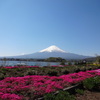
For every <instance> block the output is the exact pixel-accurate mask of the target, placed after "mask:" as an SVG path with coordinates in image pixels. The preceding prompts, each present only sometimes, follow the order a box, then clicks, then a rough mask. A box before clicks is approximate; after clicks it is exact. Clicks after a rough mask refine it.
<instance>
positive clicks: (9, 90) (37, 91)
mask: <svg viewBox="0 0 100 100" xmlns="http://www.w3.org/2000/svg"><path fill="white" fill-rule="evenodd" d="M98 75H100V71H99V70H91V71H86V72H79V73H72V74H68V75H61V76H58V77H57V76H52V77H51V76H40V75H31V76H24V77H7V78H5V79H3V80H1V81H0V99H1V100H23V99H24V100H30V99H32V100H34V99H35V98H37V97H39V96H42V95H44V94H46V93H51V92H55V91H57V90H60V89H64V88H66V87H69V86H71V85H74V84H77V83H79V82H81V81H83V80H85V79H87V78H90V77H95V76H98Z"/></svg>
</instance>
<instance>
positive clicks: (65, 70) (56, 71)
mask: <svg viewBox="0 0 100 100" xmlns="http://www.w3.org/2000/svg"><path fill="white" fill-rule="evenodd" d="M98 68H100V66H93V65H89V66H83V65H70V66H64V67H62V66H61V67H57V66H56V67H49V66H46V67H36V68H34V67H30V68H27V67H25V68H21V67H18V68H11V69H8V68H5V67H1V68H0V80H2V79H4V78H5V77H22V76H26V75H49V76H60V75H64V74H69V73H75V72H76V73H77V72H80V71H86V70H94V69H98Z"/></svg>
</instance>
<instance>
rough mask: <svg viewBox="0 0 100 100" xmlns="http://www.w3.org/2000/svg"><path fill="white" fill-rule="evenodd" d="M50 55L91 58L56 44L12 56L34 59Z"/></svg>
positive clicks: (67, 57) (66, 57) (65, 57)
mask: <svg viewBox="0 0 100 100" xmlns="http://www.w3.org/2000/svg"><path fill="white" fill-rule="evenodd" d="M49 57H61V58H64V59H69V60H70V59H85V58H90V56H83V55H78V54H74V53H68V52H66V51H64V50H62V49H60V48H58V47H57V46H55V45H53V46H50V47H48V48H46V49H43V50H41V51H39V52H36V53H32V54H26V55H20V56H12V58H33V59H46V58H49Z"/></svg>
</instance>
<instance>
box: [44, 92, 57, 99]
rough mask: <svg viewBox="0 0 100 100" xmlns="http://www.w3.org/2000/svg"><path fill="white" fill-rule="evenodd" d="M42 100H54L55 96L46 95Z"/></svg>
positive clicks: (51, 94)
mask: <svg viewBox="0 0 100 100" xmlns="http://www.w3.org/2000/svg"><path fill="white" fill-rule="evenodd" d="M44 100H55V95H54V94H53V93H48V94H46V95H45V96H44Z"/></svg>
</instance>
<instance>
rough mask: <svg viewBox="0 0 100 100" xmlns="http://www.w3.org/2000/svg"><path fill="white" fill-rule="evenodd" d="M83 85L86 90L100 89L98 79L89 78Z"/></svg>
mask: <svg viewBox="0 0 100 100" xmlns="http://www.w3.org/2000/svg"><path fill="white" fill-rule="evenodd" d="M83 85H84V87H85V88H86V89H88V90H93V89H100V77H99V76H97V77H91V78H87V79H86V80H84V81H83Z"/></svg>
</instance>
